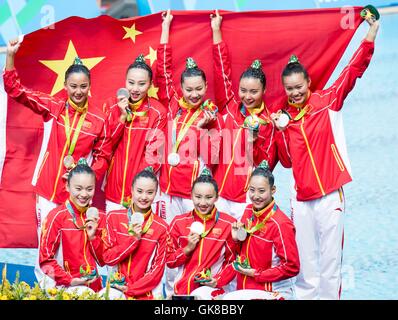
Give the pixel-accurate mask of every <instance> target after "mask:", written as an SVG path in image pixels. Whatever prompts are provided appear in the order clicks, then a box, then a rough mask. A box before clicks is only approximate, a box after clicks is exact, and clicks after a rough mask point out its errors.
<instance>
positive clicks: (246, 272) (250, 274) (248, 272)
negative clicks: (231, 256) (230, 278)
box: [233, 265, 256, 277]
mask: <svg viewBox="0 0 398 320" xmlns="http://www.w3.org/2000/svg"><path fill="white" fill-rule="evenodd" d="M233 267H234V269H235V270H236V271H238V272H239V273H241V274H243V275H245V276H248V277H254V274H255V272H256V270H255V269H252V268H250V269H245V268H242V267H241V266H239V265H238V266H236V267H235V266H233ZM236 268H238V269H236Z"/></svg>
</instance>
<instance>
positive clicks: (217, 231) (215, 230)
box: [211, 228, 222, 238]
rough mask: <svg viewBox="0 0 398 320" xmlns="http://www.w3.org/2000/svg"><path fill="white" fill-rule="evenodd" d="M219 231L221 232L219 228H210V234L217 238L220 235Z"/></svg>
mask: <svg viewBox="0 0 398 320" xmlns="http://www.w3.org/2000/svg"><path fill="white" fill-rule="evenodd" d="M221 233H222V229H221V228H213V230H211V234H212V235H213V236H215V237H217V238H218V237H219V236H221Z"/></svg>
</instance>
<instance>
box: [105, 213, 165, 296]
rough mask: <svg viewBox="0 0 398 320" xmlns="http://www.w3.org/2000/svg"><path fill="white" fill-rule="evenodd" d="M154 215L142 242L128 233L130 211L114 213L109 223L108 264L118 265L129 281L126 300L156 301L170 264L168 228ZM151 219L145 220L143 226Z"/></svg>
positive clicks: (107, 226)
mask: <svg viewBox="0 0 398 320" xmlns="http://www.w3.org/2000/svg"><path fill="white" fill-rule="evenodd" d="M150 215H151V216H152V218H153V221H152V224H151V225H150V227H149V229H148V231H147V232H146V233H144V234H143V235H142V236H141V239H140V240H137V238H136V237H134V236H132V235H130V234H129V233H128V216H127V209H126V210H117V211H111V212H109V213H108V215H107V219H106V228H107V232H108V235H107V237H106V241H105V242H104V244H103V245H104V251H103V252H104V253H103V257H104V261H105V263H106V264H108V265H111V266H116V265H117V267H118V272H121V273H122V274H123V275H124V276H125V278H126V285H127V287H128V289H127V291H126V292H125V294H126V296H128V297H134V298H136V299H153V298H154V297H153V294H152V290H153V289H154V288H155V287H156V286H158V285H159V283H160V282H161V280H162V276H163V272H164V267H165V264H166V243H167V239H168V226H167V223H166V222H165V221H164V220H163V219H162V218H160V217H158V216H157V215H155V214H153V213H151V214H150ZM150 215H149V214H148V216H146V217H145V220H144V223H143V226H145V225H146V223H147V221H148V219H149V217H150ZM143 229H144V227H143Z"/></svg>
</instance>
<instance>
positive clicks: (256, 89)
mask: <svg viewBox="0 0 398 320" xmlns="http://www.w3.org/2000/svg"><path fill="white" fill-rule="evenodd" d="M264 93H265V89H264V88H263V84H262V83H261V81H260V79H257V78H252V77H250V78H247V77H245V78H242V79H241V80H240V82H239V98H240V101H242V103H243V104H244V105H245V107H246V108H247V109H253V108H256V107H259V106H260V105H261V104H262V102H263V95H264Z"/></svg>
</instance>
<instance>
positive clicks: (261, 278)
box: [232, 160, 300, 299]
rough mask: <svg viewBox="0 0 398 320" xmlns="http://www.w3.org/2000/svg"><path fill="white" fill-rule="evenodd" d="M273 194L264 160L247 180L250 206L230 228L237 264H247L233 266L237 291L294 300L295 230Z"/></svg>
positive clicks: (296, 267)
mask: <svg viewBox="0 0 398 320" xmlns="http://www.w3.org/2000/svg"><path fill="white" fill-rule="evenodd" d="M275 191H276V187H275V185H274V176H273V175H272V173H271V171H270V169H269V167H268V163H267V162H266V161H265V160H264V161H263V162H262V163H260V165H259V166H258V167H257V168H256V169H255V170H254V171H253V173H252V175H251V177H250V181H249V191H248V195H249V198H250V201H251V202H252V203H251V204H249V205H248V206H247V207H246V209H245V212H244V213H243V216H242V218H241V222H237V223H234V225H233V227H232V237H233V239H234V240H235V241H239V240H241V241H242V242H241V245H240V248H239V250H238V255H239V260H240V262H241V263H242V264H243V263H246V265H245V267H242V266H241V265H239V264H236V263H235V264H234V268H235V269H236V271H237V272H238V278H237V289H238V290H246V289H249V290H263V291H264V290H265V291H269V292H270V291H274V292H278V293H280V294H281V295H282V296H283V297H284V298H285V299H294V298H295V294H294V276H296V275H297V274H298V272H299V269H300V262H299V255H298V250H297V244H296V240H295V229H294V226H293V223H292V221H291V220H290V219H289V218H288V217H287V216H286V215H285V214H284V213H283V212H282V211H281V210H280V209H279V207H278V206H277V205H276V203H275V200H274V198H273V195H274V193H275ZM239 228H241V230H239V231H243V230H244V231H243V232H244V234H245V235H246V238H245V239H244V238H241V239H239V238H238V235H237V234H238V229H239ZM242 228H244V229H242ZM247 293H250V292H247V291H241V292H236V295H237V296H240V295H242V297H243V295H245V294H247ZM234 295H235V293H234ZM260 297H261V292H260V295H259V298H260Z"/></svg>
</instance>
